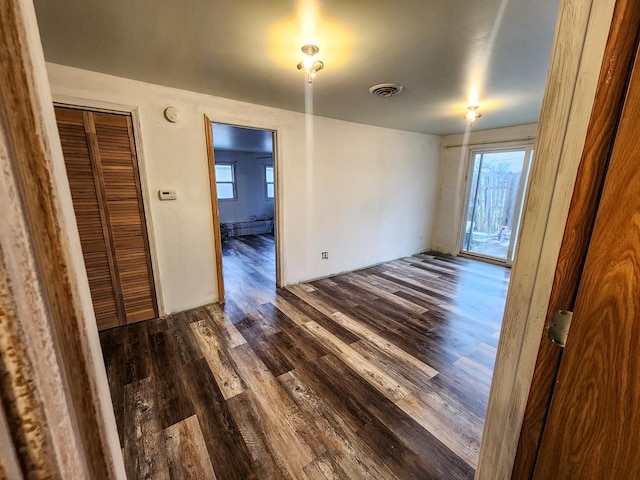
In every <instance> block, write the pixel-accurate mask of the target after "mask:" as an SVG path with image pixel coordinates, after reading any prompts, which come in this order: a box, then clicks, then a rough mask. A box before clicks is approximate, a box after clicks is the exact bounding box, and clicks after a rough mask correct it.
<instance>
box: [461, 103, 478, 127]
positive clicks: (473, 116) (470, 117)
mask: <svg viewBox="0 0 640 480" xmlns="http://www.w3.org/2000/svg"><path fill="white" fill-rule="evenodd" d="M467 108H468V109H469V111H468V112H467V114H466V115H465V116H464V118H465V119H466V120H467V123H468V124H469V126H470V127H473V124H474V123H475V121H476V120H477V119H479V118H480V117H481V116H482V115H481V114H480V113H478V111H477V110H478V108H480V107H478V105H474V106H471V107H467Z"/></svg>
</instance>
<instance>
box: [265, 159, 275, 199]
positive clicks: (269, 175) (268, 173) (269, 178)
mask: <svg viewBox="0 0 640 480" xmlns="http://www.w3.org/2000/svg"><path fill="white" fill-rule="evenodd" d="M264 178H265V183H266V185H267V200H269V199H272V198H273V193H274V189H273V167H268V166H266V167H264Z"/></svg>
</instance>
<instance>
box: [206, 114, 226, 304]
mask: <svg viewBox="0 0 640 480" xmlns="http://www.w3.org/2000/svg"><path fill="white" fill-rule="evenodd" d="M204 133H205V137H206V141H207V163H208V166H209V190H210V193H211V214H212V218H213V248H214V254H215V260H216V278H217V280H218V302H220V303H224V276H223V275H222V235H221V233H220V212H219V210H218V189H217V188H216V169H215V165H216V160H215V154H214V152H213V131H212V128H211V120H210V119H209V117H208V116H207V115H205V116H204Z"/></svg>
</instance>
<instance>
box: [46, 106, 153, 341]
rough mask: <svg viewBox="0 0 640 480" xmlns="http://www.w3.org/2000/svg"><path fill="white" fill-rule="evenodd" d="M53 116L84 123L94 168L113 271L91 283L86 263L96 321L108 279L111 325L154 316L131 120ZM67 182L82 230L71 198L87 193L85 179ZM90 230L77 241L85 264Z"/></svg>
mask: <svg viewBox="0 0 640 480" xmlns="http://www.w3.org/2000/svg"><path fill="white" fill-rule="evenodd" d="M67 112H72V113H67ZM56 114H57V115H58V118H59V119H60V118H61V117H63V116H65V115H78V114H79V115H80V117H81V118H82V120H83V122H84V123H83V128H84V131H85V133H86V145H87V146H88V151H89V157H90V158H89V160H90V166H91V167H92V168H91V173H92V175H93V185H94V192H93V193H94V195H95V198H96V199H97V202H96V203H97V206H98V208H99V212H98V215H99V218H100V219H101V220H102V222H103V224H102V226H103V229H102V230H103V238H104V242H103V244H104V246H105V253H106V255H107V260H108V264H109V265H110V266H111V270H110V272H111V275H110V278H109V279H108V278H107V277H106V276H104V275H100V276H98V277H96V278H94V279H92V278H91V272H90V269H89V264H88V263H87V273H88V274H89V281H90V285H92V284H95V285H96V286H95V291H96V293H95V294H94V288H93V287H92V290H91V292H92V298H93V302H94V308H95V309H96V317H97V318H100V317H101V316H102V315H103V312H102V310H101V308H102V304H101V303H99V301H100V299H101V298H102V297H100V295H99V294H98V291H99V290H100V289H107V286H106V283H107V282H108V280H110V281H111V287H112V291H113V292H114V295H113V299H114V303H115V308H116V311H117V312H118V317H119V320H118V323H115V325H118V324H123V323H131V322H135V321H139V320H146V319H150V318H154V317H157V315H158V311H157V304H156V298H155V289H154V283H153V274H152V270H151V258H150V255H149V248H148V245H149V243H148V238H147V231H146V224H145V220H144V210H143V206H142V192H141V189H140V179H139V175H138V165H137V159H136V156H135V146H134V142H133V130H132V125H131V118H130V117H129V116H126V115H117V114H107V113H97V112H80V111H74V110H69V109H62V108H56ZM59 123H60V120H59ZM61 137H63V130H61ZM64 142H65V140H64V139H63V143H64ZM66 157H67V154H66V153H65V161H66V162H67V165H69V162H68V160H67V158H66ZM69 183H70V185H71V191H72V195H73V196H74V208H75V209H76V217H77V219H78V224H79V228H80V224H81V223H82V222H83V221H84V220H83V218H82V217H81V216H78V212H79V209H80V204H78V205H76V202H75V198H76V197H78V196H79V195H81V193H80V192H81V191H83V190H85V189H86V186H87V180H86V179H85V180H84V183H83V184H80V183H78V181H77V180H76V179H75V178H74V177H73V176H72V175H69ZM74 191H75V192H74ZM85 195H86V193H85ZM94 217H95V215H94ZM94 229H95V220H94V223H93V224H91V225H83V226H82V228H81V232H80V237H81V241H83V253H84V256H85V262H87V259H88V257H89V258H90V251H89V250H87V251H85V250H84V239H83V232H85V233H84V235H86V232H87V231H92V232H93V234H94V235H95V230H94ZM100 291H101V290H100ZM98 311H100V313H98ZM115 325H114V324H113V322H101V321H100V320H98V328H100V329H102V328H109V327H111V326H115Z"/></svg>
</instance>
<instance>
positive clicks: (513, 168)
mask: <svg viewBox="0 0 640 480" xmlns="http://www.w3.org/2000/svg"><path fill="white" fill-rule="evenodd" d="M532 156H533V149H532V147H531V146H523V147H521V148H514V149H494V150H489V149H483V150H476V151H472V152H471V156H470V169H469V177H470V179H469V186H468V190H467V203H466V205H465V211H464V213H463V215H465V216H466V222H463V225H462V226H463V231H462V235H461V236H462V247H461V253H465V254H470V255H476V256H480V257H489V258H492V259H494V260H499V261H500V262H504V263H506V264H507V265H510V264H511V262H513V257H514V254H515V245H516V239H517V236H518V231H519V229H520V217H521V215H522V204H523V201H524V196H525V192H526V188H527V182H528V177H529V166H530V164H531V158H532Z"/></svg>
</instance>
